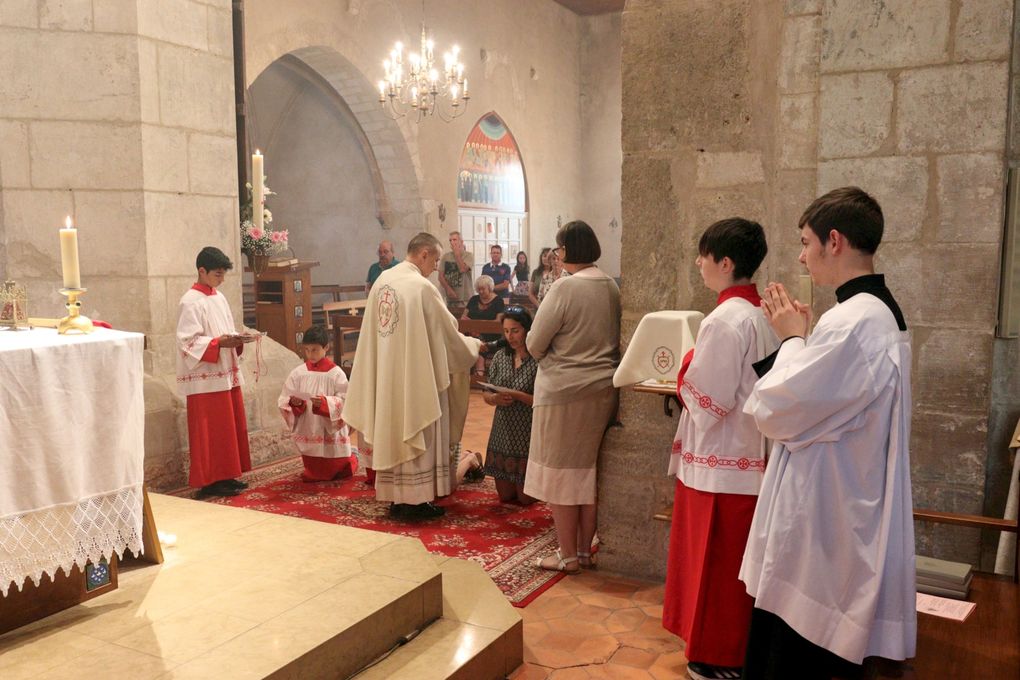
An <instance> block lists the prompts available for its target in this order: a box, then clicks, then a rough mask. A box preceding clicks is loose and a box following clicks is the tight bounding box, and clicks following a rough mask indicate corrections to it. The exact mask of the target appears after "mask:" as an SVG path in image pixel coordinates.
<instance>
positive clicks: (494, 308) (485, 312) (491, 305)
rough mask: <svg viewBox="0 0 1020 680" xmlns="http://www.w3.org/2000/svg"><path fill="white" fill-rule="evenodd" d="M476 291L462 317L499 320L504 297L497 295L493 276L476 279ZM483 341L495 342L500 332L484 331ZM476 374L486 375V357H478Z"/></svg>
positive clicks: (479, 375)
mask: <svg viewBox="0 0 1020 680" xmlns="http://www.w3.org/2000/svg"><path fill="white" fill-rule="evenodd" d="M475 291H476V292H477V295H472V296H471V299H470V300H468V303H467V308H466V309H465V310H464V314H463V315H462V316H461V318H462V319H473V320H475V321H499V320H500V319H501V318H502V316H503V309H504V304H503V298H501V297H500V296H498V295H496V291H495V284H494V283H493V281H492V277H491V276H486V275H484V274H483V275H482V276H479V277H478V278H477V279H475ZM479 337H480V338H481V340H482V341H483V342H495V341H497V340H499V338H500V336H499V334H498V333H482V334H481V335H479ZM475 375H477V376H478V377H482V376H483V375H485V359H484V358H482V357H481V356H479V357H478V363H477V364H476V365H475Z"/></svg>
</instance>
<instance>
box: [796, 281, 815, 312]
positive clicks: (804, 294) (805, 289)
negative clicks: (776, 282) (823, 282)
mask: <svg viewBox="0 0 1020 680" xmlns="http://www.w3.org/2000/svg"><path fill="white" fill-rule="evenodd" d="M799 283H800V293H799V294H798V295H797V299H798V300H799V301H800V302H802V303H803V304H805V305H807V306H808V307H810V306H811V302H812V298H813V297H814V294H813V292H814V291H813V289H812V288H811V275H810V274H801V275H800V281H799Z"/></svg>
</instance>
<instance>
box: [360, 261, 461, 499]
mask: <svg viewBox="0 0 1020 680" xmlns="http://www.w3.org/2000/svg"><path fill="white" fill-rule="evenodd" d="M480 347H481V341H479V340H477V339H475V338H469V337H467V336H464V335H461V334H460V332H459V331H458V329H457V319H455V318H454V317H453V315H452V314H450V312H449V311H448V310H447V308H446V303H445V302H444V301H443V298H442V296H441V295H440V294H439V291H438V290H437V289H436V288H435V286H433V285H432V284H431V283H429V281H428V279H426V278H425V277H423V276H422V275H421V272H420V270H419V269H418V268H417V267H416V266H415V265H414V264H413V263H411V262H407V261H404V262H401V263H400V264H398V265H396V266H395V267H393V268H391V269H388V270H386V271H384V272H383V273H382V274H381V275H380V276H379V278H378V279H376V282H375V284H374V285H373V286H372V290H371V292H370V293H369V296H368V303H367V305H366V307H365V320H364V322H363V323H362V326H361V336H360V337H359V339H358V349H357V352H356V354H355V356H354V365H353V367H352V369H351V383H350V386H349V388H348V391H347V401H346V404H345V405H344V409H343V418H344V420H345V421H346V422H347V423H348V424H349V425H350V427H351V428H353V429H355V430H357V431H358V432H359V433H360V434H361V438H362V440H363V441H364V442H365V443H366V444H367V445H368V447H370V448H371V450H372V467H373V468H374V469H376V470H377V471H378V475H377V477H376V486H375V489H376V498H378V499H379V500H390V501H393V502H397V503H412V504H417V503H424V502H426V501H431V500H433V499H434V498H435V497H436V496H442V495H446V494H449V493H451V492H452V491H453V487H454V484H453V482H452V479H453V476H452V475H450V474H448V471H449V468H450V467H451V465H452V467H453V468H456V461H451V460H450V455H451V448H454V449H455V448H456V447H455V446H454V447H451V445H450V444H451V439H452V440H455V441H456V442H459V433H460V432H461V431H462V430H463V424H464V419H465V417H466V416H467V409H466V403H467V399H466V398H467V392H468V389H469V383H468V380H467V373H468V371H469V370H470V369H471V367H472V366H474V362H475V359H476V358H477V357H478V351H479V349H480ZM452 374H462V375H457V377H456V378H453V377H452ZM433 461H434V462H433ZM384 471H385V472H386V474H383V473H384ZM391 472H392V474H390V473H391Z"/></svg>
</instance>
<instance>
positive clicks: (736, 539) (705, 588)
mask: <svg viewBox="0 0 1020 680" xmlns="http://www.w3.org/2000/svg"><path fill="white" fill-rule="evenodd" d="M757 501H758V497H757V496H747V495H743V494H723V493H709V492H705V491H698V490H697V489H688V488H687V487H685V486H684V485H683V482H681V481H680V480H677V482H676V495H675V497H674V500H673V523H672V526H671V527H670V533H669V561H668V562H667V567H666V593H665V597H664V602H663V605H662V625H663V626H664V627H665V628H666V629H667V630H669V631H670V632H672V633H674V634H676V635H678V636H680V638H681V639H683V640H685V641H686V642H687V647H686V650H685V652H684V654H685V655H686V656H687V658H688V660H690V661H697V662H700V663H708V664H712V665H715V666H743V665H744V654H745V652H746V651H747V632H748V623H749V622H750V620H751V609H752V608H753V606H754V600H753V599H752V598H751V597H750V596H749V595H748V594H747V592H746V591H745V589H744V584H743V583H742V582H741V581H739V580H738V579H737V573H738V572H739V571H740V562H741V560H742V559H743V557H744V546H745V545H746V544H747V534H748V532H749V531H750V528H751V519H752V517H754V506H755V504H756V502H757Z"/></svg>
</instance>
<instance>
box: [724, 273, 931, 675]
mask: <svg viewBox="0 0 1020 680" xmlns="http://www.w3.org/2000/svg"><path fill="white" fill-rule="evenodd" d="M910 358H911V350H910V339H909V336H908V334H907V333H906V332H904V331H900V330H899V328H898V327H897V324H896V321H895V318H894V317H893V314H892V313H891V312H890V310H889V308H888V307H887V306H886V305H885V304H884V303H883V302H881V301H880V300H879V299H878V298H877V297H875V296H874V295H871V294H869V293H859V294H857V295H854V296H853V297H851V298H849V299H848V300H846V301H844V302H841V303H839V304H837V305H836V306H835V307H834V308H832V309H830V310H829V311H828V312H826V313H825V314H823V315H822V317H821V318H820V319H819V321H818V325H817V327H816V328H815V330H814V332H813V333H812V334H811V336H810V338H809V339H808V340H807V342H806V343H805V341H804V340H802V339H799V338H795V339H792V340H788V341H787V342H785V343H784V344H783V346H782V347H781V348H780V350H779V353H778V355H777V357H776V361H775V364H774V366H773V368H772V370H771V371H770V372H769V373H768V374H767V375H765V377H763V378H762V379H761V380H760V381H758V383H757V384H756V385H755V387H754V390H753V391H752V392H751V396H750V397H749V398H748V400H747V404H746V405H745V411H746V412H747V413H750V414H752V415H753V416H754V418H755V420H756V422H757V423H758V427H759V428H760V429H761V431H762V433H763V434H764V435H765V436H766V437H768V438H770V439H772V440H774V441H775V442H776V444H775V447H774V449H773V451H772V455H771V457H770V459H769V463H768V467H767V469H766V471H765V478H764V480H763V483H762V489H761V493H760V495H759V500H758V506H757V509H756V510H755V515H754V521H753V523H752V526H751V534H750V537H749V538H748V542H747V549H746V551H745V553H744V561H743V565H742V567H741V570H740V579H741V580H742V581H744V583H745V584H746V585H747V592H748V593H749V594H750V595H751V596H752V597H754V598H756V602H755V606H756V607H758V608H759V609H764V610H766V611H770V612H772V613H774V614H776V615H778V616H779V617H780V618H782V619H783V621H784V622H786V623H787V624H788V625H789V626H791V627H792V628H793V629H794V630H795V631H797V633H799V634H800V635H801V636H803V637H804V638H806V639H807V640H808V641H810V642H812V643H814V644H816V645H818V646H820V647H824V648H825V649H828V650H829V651H831V652H833V653H834V654H837V655H839V656H841V657H843V658H844V659H847V660H849V661H851V662H854V663H860V662H861V661H862V660H863V659H864V657H866V656H881V657H885V658H888V659H905V658H909V657H912V656H914V651H915V646H916V637H917V615H916V612H915V605H916V603H915V583H914V525H913V519H912V510H913V508H912V501H911V489H910V460H909V441H910V413H911V396H910Z"/></svg>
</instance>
